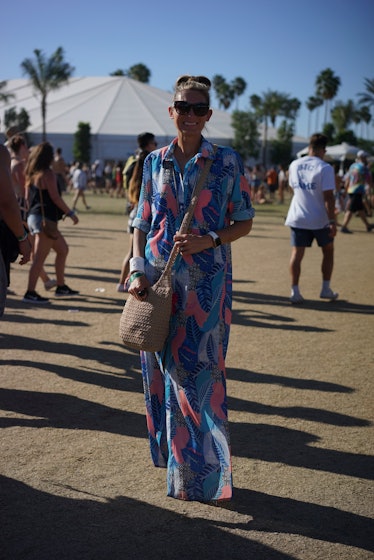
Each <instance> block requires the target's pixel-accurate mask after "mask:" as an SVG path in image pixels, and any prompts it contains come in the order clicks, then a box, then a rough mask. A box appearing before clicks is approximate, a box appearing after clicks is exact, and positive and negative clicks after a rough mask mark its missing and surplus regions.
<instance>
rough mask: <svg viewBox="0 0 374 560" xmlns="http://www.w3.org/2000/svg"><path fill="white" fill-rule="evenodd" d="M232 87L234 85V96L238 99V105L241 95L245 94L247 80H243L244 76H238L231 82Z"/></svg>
mask: <svg viewBox="0 0 374 560" xmlns="http://www.w3.org/2000/svg"><path fill="white" fill-rule="evenodd" d="M231 87H232V91H233V92H234V96H235V99H236V105H238V99H239V97H240V96H241V95H243V93H244V92H245V90H246V89H247V82H246V81H245V80H243V78H241V77H240V76H238V77H237V78H235V79H234V80H233V81H232V82H231Z"/></svg>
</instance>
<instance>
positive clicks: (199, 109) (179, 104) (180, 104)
mask: <svg viewBox="0 0 374 560" xmlns="http://www.w3.org/2000/svg"><path fill="white" fill-rule="evenodd" d="M173 106H174V109H175V110H176V112H177V113H178V115H188V113H189V112H190V111H191V109H192V110H193V112H194V114H195V115H196V116H197V117H204V116H205V115H206V114H207V113H208V111H209V105H208V104H207V103H187V101H174V104H173Z"/></svg>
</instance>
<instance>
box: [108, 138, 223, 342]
mask: <svg viewBox="0 0 374 560" xmlns="http://www.w3.org/2000/svg"><path fill="white" fill-rule="evenodd" d="M215 150H216V148H215ZM212 162H213V160H212V159H209V160H208V161H207V162H206V164H205V166H204V169H203V172H202V174H201V175H200V179H199V182H198V184H197V185H196V187H195V189H194V192H193V194H192V198H191V203H190V206H189V208H188V210H187V212H186V214H185V216H184V218H183V221H182V225H181V227H180V229H179V231H180V233H186V232H187V231H188V227H189V224H190V221H191V219H192V215H193V212H194V209H195V206H196V203H197V200H198V196H199V193H200V191H201V189H202V187H203V184H204V182H205V180H206V177H207V175H208V173H209V169H210V166H211V165H212ZM177 256H178V251H177V249H176V247H175V245H174V247H173V249H172V251H171V253H170V255H169V259H168V261H167V263H166V267H165V269H164V271H163V273H162V275H161V276H160V278H159V279H158V281H157V282H156V284H154V285H153V286H151V287H149V288H148V294H147V298H146V299H145V300H141V301H140V300H138V299H136V298H135V297H134V296H133V295H131V294H130V295H129V297H128V298H127V300H126V303H125V305H124V308H123V311H122V315H121V318H120V323H119V335H120V338H121V339H122V342H123V343H124V344H125V346H128V347H129V348H133V349H135V350H144V351H145V352H159V351H160V350H162V348H163V346H164V344H165V341H166V339H167V336H168V334H169V328H170V326H169V323H170V316H171V299H172V287H171V271H172V267H173V264H174V262H175V260H176V258H177Z"/></svg>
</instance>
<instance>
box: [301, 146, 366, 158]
mask: <svg viewBox="0 0 374 560" xmlns="http://www.w3.org/2000/svg"><path fill="white" fill-rule="evenodd" d="M359 149H360V148H357V147H356V146H350V145H349V144H347V143H346V142H343V143H342V144H336V145H335V146H327V147H326V154H325V159H326V161H344V160H345V159H350V160H353V159H356V155H357V152H358V151H359ZM307 153H308V146H306V147H305V148H303V149H302V150H300V152H298V153H297V157H302V156H305V155H307Z"/></svg>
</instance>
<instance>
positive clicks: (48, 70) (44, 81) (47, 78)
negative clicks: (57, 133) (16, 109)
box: [21, 47, 74, 141]
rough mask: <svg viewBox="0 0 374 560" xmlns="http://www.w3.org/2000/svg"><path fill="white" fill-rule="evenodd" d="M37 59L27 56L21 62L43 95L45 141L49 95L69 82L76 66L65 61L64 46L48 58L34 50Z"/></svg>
mask: <svg viewBox="0 0 374 560" xmlns="http://www.w3.org/2000/svg"><path fill="white" fill-rule="evenodd" d="M34 54H35V59H34V60H33V59H31V58H26V59H25V60H24V61H23V62H22V63H21V68H22V70H23V73H24V74H27V75H28V76H29V78H30V80H31V84H32V86H33V88H34V90H35V92H36V93H37V94H40V96H41V112H42V123H43V141H44V140H46V117H47V96H48V93H49V92H50V91H52V90H54V89H58V88H59V87H61V85H62V84H63V83H65V82H68V80H69V78H70V76H71V75H72V73H73V72H74V68H73V67H72V66H70V64H69V63H68V62H65V61H64V50H63V48H62V47H58V49H57V50H56V51H55V52H54V53H53V54H52V55H51V57H50V58H46V56H45V54H44V53H43V52H42V51H41V50H39V49H35V50H34Z"/></svg>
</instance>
